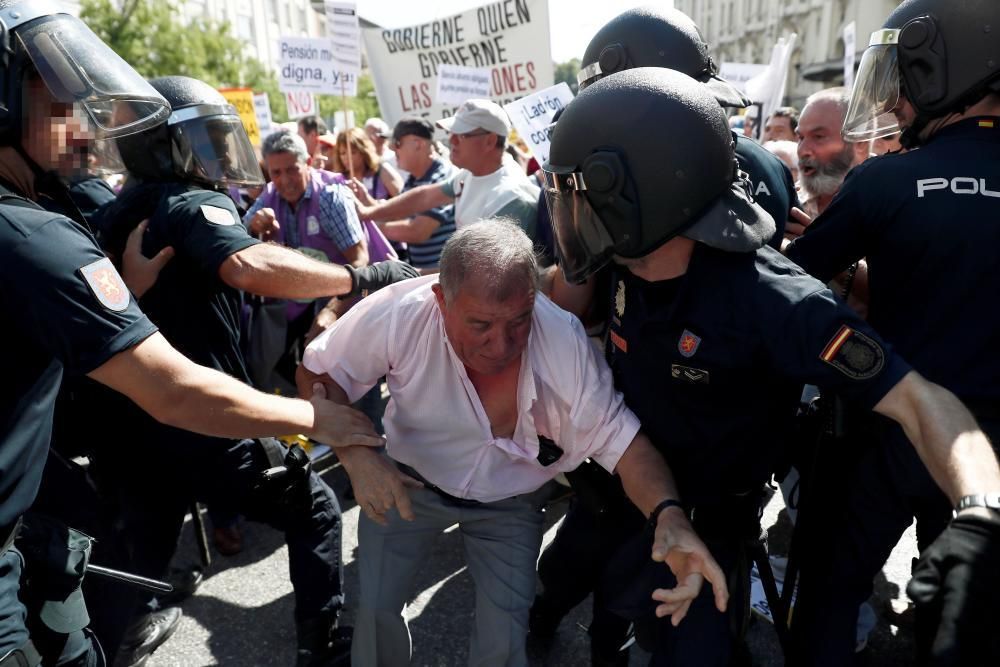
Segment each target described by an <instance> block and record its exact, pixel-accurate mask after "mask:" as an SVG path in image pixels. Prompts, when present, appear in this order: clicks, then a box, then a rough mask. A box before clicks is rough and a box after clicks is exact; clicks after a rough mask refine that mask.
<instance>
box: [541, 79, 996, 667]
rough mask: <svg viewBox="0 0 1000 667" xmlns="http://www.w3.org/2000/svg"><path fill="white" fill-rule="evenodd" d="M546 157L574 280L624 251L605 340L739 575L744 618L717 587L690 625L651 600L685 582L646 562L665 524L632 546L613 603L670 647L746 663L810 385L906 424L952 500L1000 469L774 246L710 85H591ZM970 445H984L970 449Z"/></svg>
mask: <svg viewBox="0 0 1000 667" xmlns="http://www.w3.org/2000/svg"><path fill="white" fill-rule="evenodd" d="M608 109H614V110H615V112H614V113H613V114H609V113H608V111H607V110H608ZM654 128H659V129H658V130H657V131H654ZM544 170H545V179H546V183H545V185H546V195H547V198H548V205H549V208H550V210H551V213H552V225H553V230H554V232H555V236H556V241H557V244H558V248H559V252H560V258H561V261H562V263H561V268H562V270H563V272H564V274H565V277H566V279H567V280H568V281H571V282H574V281H575V282H579V281H581V280H585V279H586V278H587V277H588V276H590V275H591V274H593V272H594V271H596V270H598V269H599V268H600V267H602V266H605V265H607V264H609V263H614V265H615V279H614V284H615V290H614V294H613V296H612V298H610V299H609V303H608V304H607V312H608V315H609V317H608V319H609V331H608V338H607V341H608V342H607V345H606V355H607V357H608V360H609V363H610V364H611V367H612V370H613V373H614V377H615V383H616V387H617V388H618V389H619V390H621V391H622V393H623V394H624V396H625V400H626V403H627V404H628V405H629V406H630V407H631V409H632V410H633V411H635V413H636V414H637V415H638V416H639V418H640V420H641V422H642V424H643V428H644V429H645V430H646V431H647V432H648V433H650V435H651V439H652V440H653V442H654V444H655V445H656V446H657V447H658V448H659V450H660V451H661V453H662V454H663V455H664V457H665V458H666V459H667V461H668V463H669V464H670V466H671V468H672V469H673V470H674V473H675V476H676V479H677V484H678V488H679V489H680V494H681V501H682V502H683V503H684V504H685V506H686V507H687V509H688V510H689V511H690V512H691V515H692V519H693V524H694V527H695V529H696V530H698V531H699V534H700V535H701V536H702V537H703V539H704V540H705V542H706V543H707V544H708V546H709V548H710V549H712V552H713V555H714V556H715V558H716V560H717V561H718V562H719V563H720V565H722V567H723V569H724V570H726V571H727V573H728V574H729V576H731V577H732V579H731V581H732V584H731V585H730V587H729V588H730V594H731V596H734V597H731V600H730V608H729V614H730V616H727V615H725V614H723V613H720V612H718V611H717V610H716V609H715V608H714V606H713V605H712V604H711V598H710V596H709V595H707V591H704V590H703V591H702V596H701V597H700V598H699V599H698V600H696V601H695V602H694V603H693V604H692V605H691V607H690V609H689V610H687V614H686V616H685V617H684V619H683V621H682V622H681V623H680V624H679V625H677V626H676V627H674V626H673V625H672V624H670V623H668V622H667V621H666V619H665V618H662V617H664V616H668V615H671V614H673V613H674V612H675V611H676V607H675V606H673V605H671V604H670V602H669V599H668V598H666V597H664V596H663V594H662V592H660V591H657V592H654V593H653V599H654V600H658V601H660V602H662V604H660V605H659V607H658V608H657V609H655V612H656V615H655V616H654V607H656V605H655V603H653V602H651V601H650V600H649V598H648V596H649V589H650V588H654V587H658V588H667V587H669V586H670V585H672V584H673V582H672V581H670V580H669V579H662V580H660V581H657V579H656V577H658V576H662V573H657V572H656V571H654V570H651V569H650V568H648V567H647V566H648V563H647V562H646V561H647V560H648V558H647V557H646V556H645V555H644V554H643V548H645V549H648V539H649V536H648V534H642V533H640V534H637V535H635V536H634V538H633V540H632V541H631V542H628V543H626V544H625V545H624V546H623V548H622V550H621V551H620V552H619V553H618V554H616V556H615V564H614V565H613V566H612V567H609V568H608V574H610V575H612V579H613V580H612V581H608V582H606V585H608V586H609V588H611V589H612V590H614V591H618V592H619V594H618V595H617V596H616V597H617V599H615V596H613V597H612V598H611V599H610V601H609V604H610V605H611V607H612V608H613V609H616V610H618V611H619V612H621V613H623V614H627V615H628V616H630V617H632V618H634V619H636V621H637V623H639V625H640V628H641V629H646V630H649V631H648V632H641V633H640V634H641V635H644V636H645V638H646V640H648V642H649V644H650V646H651V648H652V650H653V664H670V665H685V664H697V665H726V664H729V661H730V659H731V658H732V656H733V644H732V642H730V641H728V640H729V639H730V638H731V636H732V635H731V632H732V631H733V630H734V629H735V630H737V632H738V631H739V627H740V625H741V623H740V621H741V619H742V618H744V617H743V616H741V614H742V613H745V611H746V609H747V607H746V602H745V599H746V598H745V591H746V589H747V586H748V577H747V570H746V568H745V549H744V547H745V543H746V540H747V539H756V537H757V535H758V532H759V523H758V521H759V520H758V517H759V514H758V510H759V499H758V498H757V497H755V495H754V494H755V492H756V491H757V490H758V489H760V487H761V485H762V483H763V482H764V481H765V480H766V479H767V478H768V477H769V476H770V474H771V472H772V466H773V461H772V456H773V454H774V449H775V447H776V443H781V442H782V441H783V437H782V435H783V434H782V433H781V429H782V428H785V427H787V425H788V424H789V421H790V417H791V414H792V412H793V411H794V409H795V406H796V404H797V399H798V395H799V390H800V387H801V385H802V383H804V382H809V383H813V384H817V385H819V386H822V387H827V388H831V389H833V390H835V391H837V392H839V393H841V394H842V395H844V396H845V397H848V398H849V399H850V400H853V401H855V402H857V403H858V404H859V405H861V406H863V407H866V408H868V409H872V410H874V411H875V412H877V413H879V414H882V415H885V416H887V417H889V418H891V419H893V420H895V421H898V422H899V423H901V424H902V425H903V426H904V428H905V429H906V432H907V433H908V434H909V435H910V437H911V440H912V442H913V445H914V446H915V447H916V449H917V451H918V452H919V454H920V456H921V458H922V460H923V461H924V462H925V463H926V464H927V465H928V466H929V468H930V470H931V472H932V474H933V475H934V476H935V479H936V480H937V481H938V483H939V484H941V486H942V487H943V489H944V490H945V491H946V492H947V494H948V495H949V496H951V497H952V498H954V499H956V500H957V499H958V498H960V497H962V496H964V495H967V494H971V493H979V492H984V491H989V490H991V489H992V488H994V487H995V485H996V484H997V483H998V482H1000V467H998V465H997V461H996V458H995V456H994V454H993V452H992V449H991V448H990V445H989V442H988V440H987V439H986V437H985V435H984V434H983V433H982V432H981V431H979V430H978V428H977V427H976V424H975V420H974V419H973V417H972V416H971V414H969V413H968V411H966V410H965V409H964V408H963V407H962V406H961V404H960V403H959V402H958V401H957V399H956V398H955V397H954V396H953V395H952V394H950V393H949V392H947V391H946V390H944V389H942V388H940V387H938V386H936V385H932V384H930V383H929V382H927V381H926V380H924V379H923V378H921V377H920V376H919V375H917V374H916V373H915V372H913V370H912V369H911V368H910V366H909V365H908V364H907V363H906V362H905V361H904V360H903V359H902V358H901V357H900V356H899V355H897V354H896V353H895V352H894V351H893V350H892V349H891V348H890V347H888V346H887V345H886V344H885V343H884V342H883V341H882V340H881V338H880V337H879V335H878V334H877V333H875V331H874V330H873V329H872V328H871V327H869V326H868V325H867V324H866V323H865V322H863V321H861V320H860V319H859V318H858V317H857V316H856V315H855V314H854V313H853V312H852V311H850V310H849V309H848V308H847V307H846V306H844V305H843V304H842V303H840V302H838V301H837V300H836V299H835V298H834V296H833V294H832V293H831V292H830V291H829V290H828V289H826V288H825V286H824V285H823V284H822V283H820V282H819V281H817V280H815V279H814V278H812V277H810V276H808V275H807V274H806V273H805V272H803V271H802V270H801V269H800V268H799V267H797V266H796V265H795V264H793V263H792V262H791V261H789V260H787V259H786V258H784V257H783V256H781V255H780V254H779V253H778V252H777V251H775V250H773V249H772V248H770V247H767V241H768V240H769V239H770V238H771V235H772V232H773V229H774V226H773V221H771V220H770V218H769V217H768V216H767V214H766V213H765V212H764V211H763V210H762V209H761V208H760V207H759V206H757V205H756V204H754V203H753V202H752V201H751V197H750V194H749V192H748V191H747V190H748V188H749V186H748V185H747V183H746V181H745V179H744V177H743V176H742V174H741V172H740V171H739V169H738V165H737V162H736V159H735V152H734V147H733V142H732V136H731V133H730V132H729V128H728V125H727V123H726V118H725V115H724V113H723V112H722V109H721V108H720V107H719V105H718V104H717V103H716V101H715V100H714V98H713V97H711V96H710V95H709V93H708V92H707V91H706V90H705V88H704V87H703V86H701V85H699V84H698V82H696V81H695V80H693V79H691V78H690V77H687V76H685V75H683V74H679V73H677V72H673V71H670V70H666V69H661V68H638V69H633V70H629V71H625V72H620V73H616V74H613V75H609V76H607V77H605V78H604V79H602V80H601V81H599V82H596V83H594V84H593V85H591V86H588V88H587V90H585V91H583V92H582V93H581V94H580V95H579V96H578V97H577V98H576V99H575V100H574V101H573V103H572V104H570V105H569V106H568V107H567V109H566V111H565V112H564V114H563V116H562V118H561V119H560V120H559V123H558V124H557V125H556V128H555V131H554V133H553V136H552V147H551V152H550V155H549V160H548V162H547V163H546V165H545V166H544ZM664 173H667V174H671V175H672V177H671V178H666V179H665V178H663V176H662V175H663V174H664ZM930 423H935V424H936V425H937V426H939V427H940V430H938V429H937V428H935V429H928V428H927V425H928V424H930ZM966 437H969V438H970V440H968V441H966V440H965V438H966ZM966 446H968V447H969V449H965V448H966ZM959 450H961V451H963V452H967V453H968V455H969V458H968V459H967V460H963V461H962V462H961V463H957V462H956V458H955V452H957V451H959ZM956 466H957V467H956ZM637 573H638V574H637ZM647 576H648V577H649V578H646V577H647ZM740 589H742V590H743V593H744V598H743V599H744V602H743V603H742V604H741V603H740V602H738V601H737V600H738V597H737V596H738V595H739V590H740Z"/></svg>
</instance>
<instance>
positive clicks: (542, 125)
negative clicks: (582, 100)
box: [504, 81, 573, 164]
mask: <svg viewBox="0 0 1000 667" xmlns="http://www.w3.org/2000/svg"><path fill="white" fill-rule="evenodd" d="M572 101H573V91H571V90H570V89H569V86H567V85H566V82H565V81H561V82H559V83H558V84H556V85H554V86H552V87H551V88H546V89H545V90H540V91H538V92H537V93H535V94H533V95H528V96H526V97H522V98H521V99H519V100H516V101H514V102H511V103H510V104H506V105H504V111H506V112H507V115H508V116H509V117H510V122H511V123H513V124H514V128H515V129H517V133H518V135H520V137H521V138H522V139H524V142H525V143H526V144H528V147H529V148H530V149H531V152H532V153H534V155H535V159H536V160H538V163H539V164H544V163H545V161H546V160H548V159H549V139H550V137H551V136H552V117H553V116H555V115H556V112H557V111H559V110H560V109H562V108H563V107H565V106H566V105H567V104H569V103H570V102H572Z"/></svg>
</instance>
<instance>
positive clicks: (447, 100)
mask: <svg viewBox="0 0 1000 667" xmlns="http://www.w3.org/2000/svg"><path fill="white" fill-rule="evenodd" d="M492 85H493V84H492V82H491V80H490V70H488V69H485V68H476V67H461V66H458V65H440V66H439V67H438V83H437V101H438V103H439V104H454V105H456V106H457V105H459V104H462V103H464V102H465V101H466V100H471V99H478V98H484V97H489V96H490V90H491V88H492Z"/></svg>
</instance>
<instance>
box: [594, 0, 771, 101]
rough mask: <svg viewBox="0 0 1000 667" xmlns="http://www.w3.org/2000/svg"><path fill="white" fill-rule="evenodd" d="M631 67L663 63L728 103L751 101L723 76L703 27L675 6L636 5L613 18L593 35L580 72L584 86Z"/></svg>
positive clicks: (655, 65) (660, 64) (659, 65)
mask: <svg viewBox="0 0 1000 667" xmlns="http://www.w3.org/2000/svg"><path fill="white" fill-rule="evenodd" d="M633 67H665V68H666V69H672V70H676V71H678V72H681V73H682V74H687V75H688V76H689V77H691V78H693V79H697V80H698V81H701V82H702V83H704V84H705V85H706V86H708V88H709V89H710V90H711V91H712V94H713V95H715V97H716V99H717V100H718V102H719V104H721V105H722V106H724V107H747V106H750V104H752V102H751V101H750V100H749V99H748V98H747V97H746V96H745V95H743V93H741V92H740V91H739V90H737V89H736V88H734V87H733V86H732V85H731V84H730V83H728V82H727V81H726V80H725V79H722V78H721V77H720V76H719V68H718V67H717V66H716V64H715V61H713V60H712V56H710V55H709V53H708V44H706V43H705V39H704V38H703V37H702V36H701V31H700V30H699V29H698V26H697V25H695V22H694V21H692V20H691V19H690V18H689V17H688V16H687V14H685V13H683V12H680V11H678V10H676V9H661V8H659V7H638V8H636V9H630V10H628V11H626V12H623V13H621V14H619V15H618V16H616V17H615V18H613V19H611V20H610V21H608V22H607V24H605V26H604V27H603V28H601V29H600V30H598V31H597V34H596V35H594V37H593V38H592V39H591V40H590V44H588V45H587V50H586V51H584V53H583V62H582V63H581V69H580V72H579V74H577V76H576V78H577V82H578V83H579V84H580V90H583V89H584V88H586V87H587V86H589V85H590V84H592V83H593V82H595V81H597V80H598V79H600V78H601V77H602V76H605V75H608V74H613V73H615V72H621V71H623V70H627V69H632V68H633Z"/></svg>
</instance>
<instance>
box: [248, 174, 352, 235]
mask: <svg viewBox="0 0 1000 667" xmlns="http://www.w3.org/2000/svg"><path fill="white" fill-rule="evenodd" d="M268 187H269V188H273V187H274V186H273V185H271V184H268ZM317 190H318V192H319V212H320V215H319V218H318V220H317V222H318V223H319V226H320V228H321V229H322V230H323V232H324V233H326V235H327V236H329V237H330V240H331V241H333V242H334V244H335V245H336V246H337V248H338V249H339V250H340V251H341V252H344V251H345V250H348V249H350V248H352V247H354V246H356V245H357V244H359V243H361V241H362V239H364V230H362V229H361V221H360V220H359V219H358V213H357V210H356V209H355V208H354V204H353V203H352V200H351V198H350V197H349V196H348V195H347V192H348V191H347V189H346V187H345V186H343V185H339V184H336V183H328V184H325V185H324V187H322V188H314V187H313V183H312V180H311V179H310V182H309V183H308V185H306V190H305V193H304V194H303V195H302V199H300V200H299V202H298V204H297V205H296V207H297V208H298V207H303V206H306V207H307V206H308V205H309V202H308V200H309V199H311V198H312V197H314V196H316V191H317ZM267 199H268V198H267V197H266V196H265V195H264V194H262V195H261V196H259V197H257V201H255V202H254V203H253V206H251V207H250V210H249V211H247V213H246V215H244V216H243V220H244V223H245V224H246V225H249V224H250V220H251V219H252V218H253V216H254V213H256V212H257V211H259V210H260V209H262V208H264V206H265V204H266V203H267ZM276 199H277V200H278V209H279V210H275V215H276V216H277V218H278V220H295V219H296V218H295V214H294V213H293V212H292V207H291V205H290V204H289V203H288V202H286V201H285V200H284V199H282V198H281V197H276ZM284 232H285V234H286V235H288V236H286V238H285V245H287V246H289V247H292V248H298V247H299V246H300V245H302V244H301V242H300V239H299V238H298V229H297V228H296V226H295V225H294V224H287V225H285V226H284Z"/></svg>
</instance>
